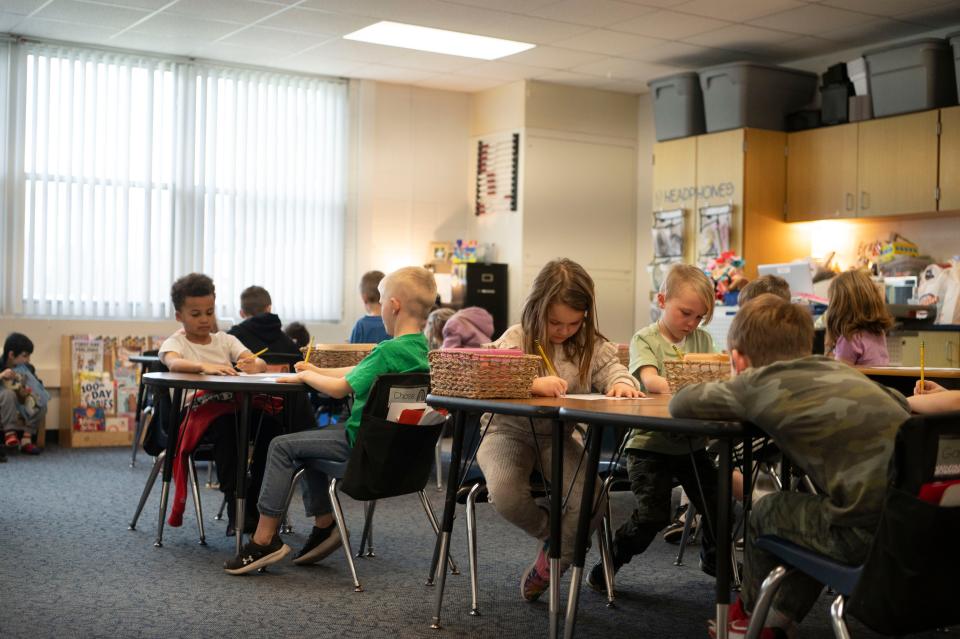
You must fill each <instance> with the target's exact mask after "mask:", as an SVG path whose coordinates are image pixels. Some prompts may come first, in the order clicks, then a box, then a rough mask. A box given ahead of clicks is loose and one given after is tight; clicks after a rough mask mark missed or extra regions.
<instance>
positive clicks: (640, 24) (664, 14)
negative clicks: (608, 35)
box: [611, 10, 730, 40]
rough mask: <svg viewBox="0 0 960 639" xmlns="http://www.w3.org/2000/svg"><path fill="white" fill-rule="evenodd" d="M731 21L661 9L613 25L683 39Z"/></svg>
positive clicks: (642, 32)
mask: <svg viewBox="0 0 960 639" xmlns="http://www.w3.org/2000/svg"><path fill="white" fill-rule="evenodd" d="M728 24H730V23H729V22H724V21H723V20H715V19H714V18H705V17H703V16H694V15H690V14H686V13H677V12H676V11H667V10H661V11H657V12H655V13H651V14H648V15H645V16H641V17H639V18H635V19H633V20H627V21H625V22H621V23H619V24H617V25H616V26H613V27H611V29H615V30H617V31H626V32H628V33H636V34H638V35H643V36H650V37H651V38H663V39H665V40H675V39H676V40H681V39H683V38H687V37H690V36H693V35H697V34H698V33H704V32H705V31H713V30H714V29H719V28H721V27H725V26H727V25H728Z"/></svg>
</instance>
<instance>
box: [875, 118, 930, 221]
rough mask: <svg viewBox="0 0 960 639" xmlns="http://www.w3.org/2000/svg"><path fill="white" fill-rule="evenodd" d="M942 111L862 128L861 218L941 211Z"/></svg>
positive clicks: (876, 122)
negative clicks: (939, 202)
mask: <svg viewBox="0 0 960 639" xmlns="http://www.w3.org/2000/svg"><path fill="white" fill-rule="evenodd" d="M939 115H940V112H939V111H924V112H922V113H913V114H910V115H902V116H897V117H893V118H882V119H879V120H870V121H867V122H860V123H859V125H858V126H859V142H858V147H859V153H858V182H859V191H860V193H859V198H858V199H859V201H858V205H859V209H858V214H859V215H860V216H865V217H866V216H869V217H873V216H878V215H901V214H905V213H922V212H929V211H936V210H937V180H938V170H937V169H938V142H939V138H938V125H939Z"/></svg>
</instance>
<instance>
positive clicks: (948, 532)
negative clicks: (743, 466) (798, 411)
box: [747, 412, 960, 639]
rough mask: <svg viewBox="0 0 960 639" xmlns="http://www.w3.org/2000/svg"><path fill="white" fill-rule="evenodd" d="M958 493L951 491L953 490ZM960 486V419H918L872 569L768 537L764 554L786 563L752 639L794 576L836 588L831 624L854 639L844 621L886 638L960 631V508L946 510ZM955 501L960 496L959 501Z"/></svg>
mask: <svg viewBox="0 0 960 639" xmlns="http://www.w3.org/2000/svg"><path fill="white" fill-rule="evenodd" d="M951 485H952V486H953V488H952V489H951V488H950V486H951ZM958 486H960V412H955V413H944V414H939V415H916V416H913V417H911V418H910V419H908V420H907V421H905V422H904V423H903V425H902V426H901V427H900V431H899V432H898V433H897V440H896V447H895V450H894V454H893V459H892V460H891V464H890V484H889V486H888V489H887V495H886V498H885V501H884V507H883V512H882V513H881V515H880V523H879V525H878V527H877V533H876V536H875V537H874V540H873V545H872V547H871V549H870V552H869V553H868V555H867V558H866V561H865V562H864V563H863V564H862V565H859V566H850V565H846V564H842V563H840V562H837V561H836V560H834V559H830V558H828V557H825V556H823V555H821V554H819V553H816V552H813V551H810V550H808V549H806V548H803V547H801V546H799V545H797V544H794V543H792V542H790V541H788V540H786V539H782V538H780V537H777V536H773V535H765V536H762V537H760V538H759V539H758V540H757V546H758V547H759V548H762V549H763V550H765V551H767V552H769V553H771V554H773V555H775V556H776V557H778V558H779V559H780V560H782V561H783V565H781V566H778V567H776V568H775V569H774V570H773V571H771V572H770V574H769V575H768V576H767V578H766V579H765V580H764V582H763V585H762V587H761V589H760V594H759V596H758V598H757V603H756V606H755V609H754V614H753V617H752V618H751V622H750V627H749V628H748V630H747V637H748V639H756V638H757V637H759V636H760V632H761V630H762V628H763V625H764V622H765V620H766V617H767V613H768V612H769V609H770V605H771V603H772V601H773V597H774V595H775V594H776V592H777V590H778V589H779V587H780V585H781V584H782V583H783V580H784V579H785V578H787V577H788V576H789V575H790V574H791V573H793V572H794V571H799V572H802V573H804V574H807V575H809V576H810V577H813V578H814V579H816V580H817V581H819V582H820V583H822V584H825V585H826V586H829V587H830V588H832V589H833V590H834V591H835V592H836V593H837V597H836V599H834V601H833V604H832V605H831V607H830V621H831V625H832V627H833V632H834V636H835V637H837V639H849V638H850V632H849V630H848V629H847V625H846V622H845V621H844V615H845V613H846V612H847V608H848V607H849V612H850V614H851V615H853V616H854V617H856V618H857V619H859V620H860V621H861V622H863V623H864V624H865V625H866V626H867V627H869V628H871V629H872V630H874V631H876V632H879V633H881V634H883V635H888V636H889V635H904V634H912V633H916V632H923V631H927V630H934V629H938V628H945V627H948V626H953V625H956V624H960V606H958V605H957V596H956V580H957V575H960V554H958V553H957V552H956V541H957V539H958V538H960V506H957V505H956V502H955V501H953V502H952V503H953V504H954V505H950V506H946V505H941V501H940V500H941V498H942V496H943V495H945V494H948V493H946V492H945V489H947V490H957V487H958ZM954 494H955V493H954Z"/></svg>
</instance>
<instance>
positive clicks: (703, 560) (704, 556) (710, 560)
mask: <svg viewBox="0 0 960 639" xmlns="http://www.w3.org/2000/svg"><path fill="white" fill-rule="evenodd" d="M700 570H701V571H703V572H704V574H707V575H710V576H711V577H713V578H716V576H717V552H716V551H715V550H708V551H704V550H703V547H701V548H700Z"/></svg>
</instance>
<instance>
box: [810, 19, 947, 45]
mask: <svg viewBox="0 0 960 639" xmlns="http://www.w3.org/2000/svg"><path fill="white" fill-rule="evenodd" d="M927 28H928V27H926V26H924V25H921V24H914V23H911V22H900V21H898V20H890V19H889V18H875V19H873V20H871V21H870V22H865V23H863V24H858V25H854V26H852V27H844V28H842V29H837V30H835V31H825V32H824V33H821V34H820V37H822V38H824V39H826V40H833V41H835V42H842V43H844V44H846V45H847V46H848V47H850V46H858V45H862V44H870V43H874V42H883V41H884V40H894V39H896V38H902V37H905V36H909V35H913V34H916V33H920V32H922V31H924V30H926V29H927Z"/></svg>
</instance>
